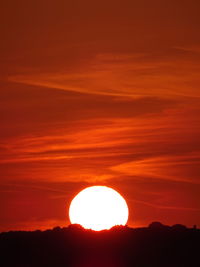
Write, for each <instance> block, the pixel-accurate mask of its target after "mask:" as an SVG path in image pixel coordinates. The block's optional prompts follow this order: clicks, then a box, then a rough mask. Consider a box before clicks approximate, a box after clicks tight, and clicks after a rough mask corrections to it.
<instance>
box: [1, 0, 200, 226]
mask: <svg viewBox="0 0 200 267" xmlns="http://www.w3.org/2000/svg"><path fill="white" fill-rule="evenodd" d="M199 12H200V3H199V1H197V0H190V1H189V0H181V1H179V0H173V1H172V0H168V1H165V0H162V1H158V0H152V1H149V0H140V1H134V0H123V1H122V0H121V1H116V0H115V1H114V0H109V1H108V0H107V1H104V0H101V1H90V0H85V1H83V0H82V1H80V0H78V1H59V0H58V1H52V0H48V1H45V0H40V1H36V0H35V1H32V0H30V1H25V0H21V1H14V0H11V1H4V2H3V3H2V4H1V11H0V13H1V14H0V36H1V42H0V58H1V60H0V70H1V71H0V125H1V126H0V231H9V230H34V229H46V228H51V227H54V226H57V225H60V226H67V225H68V224H69V218H68V209H69V205H70V202H71V200H72V199H73V197H74V196H75V195H76V194H77V193H78V192H79V191H80V190H82V189H84V188H85V187H87V186H91V185H107V186H110V187H112V188H114V189H116V190H117V191H118V192H120V193H121V194H122V196H123V197H124V198H125V199H126V201H127V204H128V206H129V212H130V214H129V221H128V225H129V226H131V227H140V226H146V225H148V224H149V223H151V222H152V221H160V222H162V223H164V224H168V225H173V224H176V223H180V224H184V225H187V226H188V227H192V226H193V225H194V224H196V225H197V226H199V227H200V138H199V137H200V75H199V73H200V35H199V30H200V16H199Z"/></svg>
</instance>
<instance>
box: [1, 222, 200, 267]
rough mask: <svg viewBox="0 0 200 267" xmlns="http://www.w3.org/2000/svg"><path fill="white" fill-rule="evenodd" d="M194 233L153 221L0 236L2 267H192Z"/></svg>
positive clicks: (199, 234)
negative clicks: (99, 228)
mask: <svg viewBox="0 0 200 267" xmlns="http://www.w3.org/2000/svg"><path fill="white" fill-rule="evenodd" d="M199 241H200V230H198V229H196V228H192V229H188V228H186V227H185V226H183V225H179V224H177V225H174V226H172V227H169V226H165V225H163V224H161V223H159V222H154V223H152V224H150V225H149V227H147V228H138V229H133V228H129V227H128V226H124V227H123V226H115V227H113V228H112V229H110V230H104V231H100V232H95V231H92V230H84V229H83V228H82V227H81V226H80V225H69V227H65V228H60V227H55V228H53V229H52V230H46V231H40V230H37V231H33V232H24V231H18V232H7V233H1V234H0V251H1V257H0V266H2V267H7V266H8V267H10V266H12V267H36V266H37V267H54V266H55V267H58V266H61V267H63V266H73V267H79V266H80V267H84V266H87V267H90V266H94V267H98V266H103V267H104V266H105V267H106V266H109V267H112V266H116V267H124V266H125V267H126V266H134V267H143V266H144V267H147V266H148V267H151V266H152V267H158V266H159V267H179V266H180V267H186V266H187V267H196V266H200V259H199Z"/></svg>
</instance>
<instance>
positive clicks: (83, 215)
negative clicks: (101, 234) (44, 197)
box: [69, 186, 128, 231]
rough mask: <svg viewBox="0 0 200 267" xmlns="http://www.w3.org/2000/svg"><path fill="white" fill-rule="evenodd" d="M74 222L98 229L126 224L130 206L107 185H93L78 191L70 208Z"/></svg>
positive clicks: (71, 218)
mask: <svg viewBox="0 0 200 267" xmlns="http://www.w3.org/2000/svg"><path fill="white" fill-rule="evenodd" d="M69 218H70V221H71V223H72V224H80V225H82V226H83V227H84V228H85V229H92V230H96V231H100V230H104V229H110V228H111V227H113V226H115V225H125V224H126V223H127V220H128V206H127V204H126V201H125V200H124V198H123V197H122V196H121V195H120V194H119V193H118V192H117V191H115V190H113V189H112V188H109V187H107V186H91V187H88V188H86V189H84V190H82V191H81V192H80V193H78V194H77V195H76V196H75V197H74V199H73V200H72V202H71V204H70V208H69Z"/></svg>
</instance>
